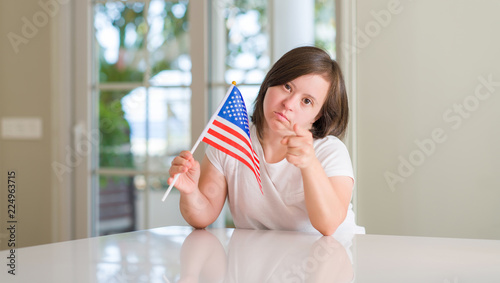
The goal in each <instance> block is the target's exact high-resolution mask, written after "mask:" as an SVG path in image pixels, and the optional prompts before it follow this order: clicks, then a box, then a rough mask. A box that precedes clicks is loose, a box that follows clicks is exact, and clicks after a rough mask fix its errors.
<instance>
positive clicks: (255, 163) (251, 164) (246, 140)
mask: <svg viewBox="0 0 500 283" xmlns="http://www.w3.org/2000/svg"><path fill="white" fill-rule="evenodd" d="M233 90H234V92H233ZM231 94H233V95H231ZM200 141H203V142H205V143H207V144H209V145H211V146H213V147H214V148H216V149H218V150H220V151H222V152H224V153H226V154H228V155H230V156H232V157H234V158H236V159H237V160H239V161H240V162H242V163H243V164H245V165H246V166H247V167H248V168H250V169H251V170H252V171H253V173H254V174H255V177H256V179H257V182H258V184H259V188H260V190H261V192H262V185H261V181H260V171H259V159H258V157H257V154H256V153H255V151H254V150H253V148H252V142H251V140H250V129H249V122H248V114H247V110H246V107H245V102H244V101H243V97H242V96H241V93H240V91H239V90H238V89H237V88H236V82H233V85H232V86H231V87H230V88H229V89H228V91H227V93H226V95H225V96H224V99H222V102H221V103H220V105H219V107H218V108H217V111H216V112H215V113H214V115H212V117H211V118H210V121H209V122H208V124H207V125H206V126H205V129H203V131H202V132H201V134H200V136H199V137H198V140H197V141H196V143H195V144H194V146H193V148H192V149H191V154H193V153H194V151H195V150H196V148H197V147H198V145H199V144H200ZM179 176H180V174H176V175H175V176H174V180H173V181H172V183H171V184H170V186H169V187H168V189H167V191H166V192H165V194H164V195H163V198H162V201H165V199H166V198H167V196H168V194H169V193H170V191H171V190H172V188H173V186H174V184H175V182H176V181H177V179H179Z"/></svg>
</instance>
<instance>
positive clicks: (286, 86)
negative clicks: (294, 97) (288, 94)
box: [284, 84, 292, 91]
mask: <svg viewBox="0 0 500 283" xmlns="http://www.w3.org/2000/svg"><path fill="white" fill-rule="evenodd" d="M284 87H285V89H286V90H288V91H292V87H291V86H290V85H289V84H285V85H284Z"/></svg>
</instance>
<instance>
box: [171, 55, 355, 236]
mask: <svg viewBox="0 0 500 283" xmlns="http://www.w3.org/2000/svg"><path fill="white" fill-rule="evenodd" d="M347 121H348V104H347V94H346V90H345V85H344V80H343V77H342V73H341V71H340V68H339V66H338V65H337V63H336V62H335V61H334V60H332V59H331V58H330V56H329V55H328V54H327V53H326V52H325V51H323V50H321V49H319V48H316V47H299V48H296V49H293V50H291V51H289V52H288V53H286V54H285V55H283V57H281V58H280V59H279V60H278V61H277V62H276V63H275V64H274V65H273V67H272V68H271V70H270V71H269V72H268V73H267V75H266V77H265V79H264V82H263V83H262V85H261V88H260V91H259V94H258V96H257V99H256V102H255V105H254V113H253V115H252V122H253V125H252V126H251V129H250V132H251V139H252V146H253V148H254V150H255V151H256V153H257V155H258V157H259V160H260V175H261V180H262V189H263V192H264V194H263V195H262V194H261V193H260V191H259V190H258V189H256V187H257V186H258V184H257V181H256V180H255V176H254V175H253V173H252V172H251V171H250V170H248V168H247V167H245V166H244V165H243V164H241V163H240V162H238V161H237V160H236V159H234V158H232V157H230V156H228V155H226V154H225V153H223V152H220V151H218V150H216V149H214V148H212V147H208V149H207V152H206V155H205V157H204V159H203V161H202V163H201V165H200V164H199V163H198V162H197V161H195V160H194V159H193V157H192V155H191V154H190V152H188V151H183V152H182V153H181V154H180V155H179V156H178V157H176V158H175V159H174V160H173V162H172V166H171V168H170V171H169V173H170V176H174V175H176V174H179V173H182V175H181V176H180V178H179V180H178V181H177V183H176V188H177V189H178V190H179V191H180V192H181V200H180V209H181V213H182V215H183V217H184V218H185V220H186V221H187V222H188V223H189V224H190V225H192V226H193V227H196V228H204V227H206V226H208V225H210V224H211V223H213V222H214V221H215V219H217V217H218V215H219V214H220V212H221V210H222V207H223V205H224V202H225V199H226V197H228V199H229V205H230V209H231V214H232V216H233V219H234V223H235V226H236V227H237V228H250V229H278V230H295V231H315V230H317V231H319V232H320V233H321V234H323V235H332V234H333V233H334V232H335V231H337V230H338V229H339V227H342V229H340V230H343V231H347V230H349V231H350V232H362V231H361V230H359V229H358V228H360V227H357V226H356V225H355V223H354V214H353V213H352V209H351V205H350V200H351V195H352V188H353V184H354V177H353V173H352V165H351V161H350V158H349V153H348V151H347V149H346V147H345V145H344V144H343V143H342V142H341V141H340V139H339V138H342V137H343V136H344V134H345V131H346V128H347ZM172 180H173V178H169V180H168V182H169V183H170V182H172ZM361 229H362V228H361Z"/></svg>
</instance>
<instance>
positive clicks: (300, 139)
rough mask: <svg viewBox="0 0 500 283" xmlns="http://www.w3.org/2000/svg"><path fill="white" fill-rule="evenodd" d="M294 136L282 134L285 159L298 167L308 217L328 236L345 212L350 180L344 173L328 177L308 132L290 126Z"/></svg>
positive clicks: (350, 190) (347, 204)
mask: <svg viewBox="0 0 500 283" xmlns="http://www.w3.org/2000/svg"><path fill="white" fill-rule="evenodd" d="M293 131H294V132H295V134H296V135H295V136H288V137H285V138H284V139H283V140H282V141H281V143H282V144H283V145H286V146H287V155H286V159H287V160H288V162H290V163H292V164H293V165H295V166H296V167H298V168H299V169H300V171H301V174H302V180H303V184H304V198H305V203H306V208H307V213H308V215H309V220H310V221H311V224H312V225H313V227H314V228H316V230H318V231H319V232H320V233H321V234H323V235H332V234H333V233H334V232H335V231H336V230H337V228H338V227H339V225H340V224H341V223H342V222H343V221H344V219H345V217H346V215H347V209H348V207H349V203H350V201H351V194H352V187H353V184H354V181H353V179H352V178H351V177H348V176H337V177H328V176H327V175H326V173H325V170H324V169H323V167H322V166H321V163H320V161H319V160H318V158H317V157H316V154H315V152H314V147H313V137H312V134H311V132H310V131H308V130H306V129H301V128H300V127H299V126H298V125H294V127H293Z"/></svg>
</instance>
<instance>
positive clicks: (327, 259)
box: [0, 227, 500, 283]
mask: <svg viewBox="0 0 500 283" xmlns="http://www.w3.org/2000/svg"><path fill="white" fill-rule="evenodd" d="M15 253H16V275H15V276H12V275H9V274H8V273H7V271H8V270H9V267H8V266H7V265H6V264H2V265H1V268H0V282H2V283H4V282H51V283H53V282H106V283H111V282H252V283H255V282H384V283H386V282H398V283H400V282H426V283H427V282H439V283H465V282H500V241H493V240H468V239H449V238H426V237H399V236H380V235H355V236H354V237H352V236H348V235H341V236H339V237H336V238H334V237H321V236H319V235H312V234H303V233H297V232H284V231H254V230H241V229H208V230H193V229H192V228H189V227H164V228H157V229H150V230H144V231H137V232H132V233H125V234H118V235H112V236H104V237H97V238H89V239H83V240H75V241H69V242H62V243H55V244H49V245H41V246H35V247H28V248H20V249H17V250H16V252H15ZM9 254H10V253H9V251H1V252H0V258H2V262H8V259H6V257H7V256H9ZM198 279H199V281H198Z"/></svg>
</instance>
